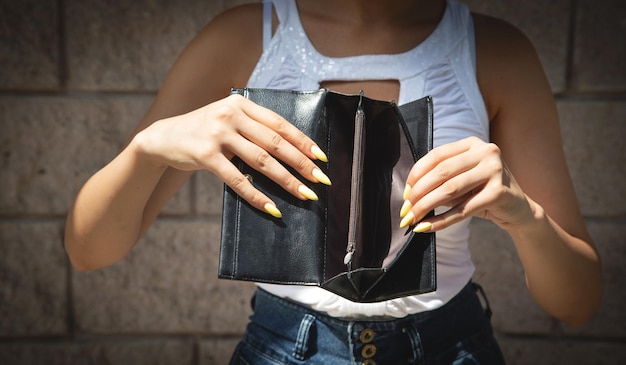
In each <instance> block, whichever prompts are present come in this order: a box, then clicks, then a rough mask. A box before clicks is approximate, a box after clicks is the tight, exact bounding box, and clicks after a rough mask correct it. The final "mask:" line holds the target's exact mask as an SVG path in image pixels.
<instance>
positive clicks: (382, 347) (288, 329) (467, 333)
mask: <svg viewBox="0 0 626 365" xmlns="http://www.w3.org/2000/svg"><path fill="white" fill-rule="evenodd" d="M478 290H479V291H480V292H481V293H482V289H481V288H480V287H479V286H478V285H477V284H474V283H472V282H470V283H469V284H468V285H467V286H465V288H464V289H463V290H461V292H460V293H459V294H457V295H456V296H455V297H454V298H453V299H452V300H451V301H449V302H448V303H447V304H446V305H444V306H443V307H441V308H438V309H436V310H433V311H428V312H423V313H417V314H414V315H410V316H407V317H404V318H399V319H389V320H342V319H338V318H334V317H330V316H328V315H326V314H324V313H320V312H317V311H314V310H311V309H309V308H306V307H303V306H301V305H299V304H297V303H294V302H291V301H289V300H285V299H282V298H279V297H277V296H274V295H272V294H270V293H268V292H266V291H263V290H262V289H258V290H257V292H256V294H255V297H254V300H253V302H254V305H253V306H254V314H253V315H252V316H251V318H250V323H249V324H248V327H247V330H246V334H245V336H244V338H243V340H242V341H241V342H240V343H239V345H238V346H237V348H236V350H235V353H234V354H233V357H232V359H231V362H230V364H231V365H241V364H254V365H264V364H268V365H269V364H272V365H278V364H280V365H284V364H324V365H328V364H333V365H342V364H363V365H375V364H379V365H383V364H385V365H386V364H391V365H397V364H504V360H503V357H502V354H501V352H500V349H499V347H498V344H497V342H496V340H495V338H494V336H493V332H492V328H491V323H490V320H489V317H490V310H489V306H488V302H487V301H486V298H485V303H486V305H487V308H486V309H484V308H483V305H482V304H481V301H480V300H479V298H478V296H477V291H478ZM483 296H484V293H483Z"/></svg>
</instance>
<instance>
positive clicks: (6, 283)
mask: <svg viewBox="0 0 626 365" xmlns="http://www.w3.org/2000/svg"><path fill="white" fill-rule="evenodd" d="M249 1H254V0H239V1H225V0H221V1H206V0H205V1H200V0H187V1H184V2H182V3H181V2H172V1H157V0H136V1H124V0H114V1H107V2H104V1H95V0H81V1H79V0H0V140H1V144H0V148H1V158H2V160H1V164H2V165H1V169H0V194H1V195H0V248H1V251H0V252H1V253H0V364H11V365H12V364H83V363H89V364H190V365H200V364H201V365H208V364H224V363H226V362H227V359H228V357H229V354H230V352H231V351H232V349H233V347H234V346H235V344H236V342H237V340H238V339H239V337H240V336H241V334H242V332H243V330H244V326H245V323H246V320H247V316H248V315H249V314H250V310H249V305H248V302H249V297H250V295H251V293H252V291H253V287H252V286H251V285H250V284H246V283H238V282H231V281H222V280H217V278H216V270H217V265H216V262H217V245H218V238H219V224H220V208H221V197H220V194H221V189H222V186H221V183H220V182H219V181H217V180H216V179H215V178H213V177H212V176H211V175H209V174H208V173H198V174H196V175H195V176H194V177H193V178H192V180H191V181H190V183H189V184H187V185H186V186H185V187H184V188H183V189H182V190H181V191H180V192H179V194H178V195H177V196H176V197H175V198H174V199H173V201H172V202H170V203H169V204H168V206H167V207H166V209H165V211H164V212H163V214H162V215H161V217H160V218H159V219H158V221H157V222H156V223H155V225H154V227H152V228H151V229H150V231H149V232H148V233H147V235H146V237H145V238H144V239H143V240H142V242H141V243H140V244H138V245H137V246H136V247H135V248H134V249H133V250H132V252H131V253H130V254H129V256H128V257H127V258H126V259H125V260H123V261H122V262H120V263H118V264H116V265H114V266H112V267H110V268H107V269H105V270H100V271H96V272H90V273H77V272H75V271H73V270H72V269H71V268H70V266H69V264H68V261H67V258H66V256H65V253H64V251H63V248H62V235H63V224H64V217H65V213H66V211H67V209H68V207H69V204H71V202H72V199H73V197H74V195H75V194H76V192H77V190H78V188H79V187H80V186H81V185H82V183H83V182H84V181H85V179H87V177H88V176H90V175H91V174H92V173H93V172H94V171H96V170H97V169H98V168H99V167H100V166H102V165H103V164H104V163H106V162H107V161H108V160H109V159H110V158H111V157H112V156H114V155H115V153H116V152H117V151H118V150H119V148H120V146H121V145H122V144H123V143H124V140H125V137H126V136H127V135H128V133H129V132H130V130H131V129H132V127H133V125H134V124H135V123H136V121H137V120H138V119H139V118H140V117H141V116H142V114H143V112H144V111H145V110H146V108H147V107H148V105H149V103H150V102H151V100H152V98H153V97H154V95H155V92H156V90H157V88H158V87H159V85H160V83H161V81H162V80H163V77H164V76H165V73H166V72H167V69H168V68H169V66H170V65H171V64H172V62H173V61H174V59H175V57H176V55H177V54H178V53H179V52H180V50H181V49H182V47H183V46H184V45H185V44H186V42H187V41H189V40H190V39H191V37H192V36H193V35H194V34H195V32H196V31H198V30H199V29H200V28H201V27H202V25H203V24H204V23H206V22H207V21H208V20H209V19H210V18H211V17H212V16H213V15H215V14H216V13H218V12H219V11H221V10H222V9H224V8H226V7H230V6H233V5H235V4H236V3H243V2H249ZM468 3H469V4H470V5H471V6H472V7H473V8H474V9H476V10H478V11H481V12H485V13H488V14H492V15H495V16H498V17H502V18H504V19H506V20H508V21H510V22H512V23H513V24H515V25H517V26H518V27H520V28H521V29H522V30H523V31H525V32H526V33H527V34H528V35H529V36H530V37H531V39H532V40H533V42H534V43H535V45H536V48H537V50H538V52H539V54H540V57H541V60H542V62H543V64H544V66H545V68H546V70H547V72H548V76H549V80H550V82H551V85H552V88H553V91H554V94H555V97H556V99H557V102H558V107H559V112H560V115H561V119H562V126H563V137H564V148H565V151H566V154H567V158H568V163H569V166H570V169H571V173H572V177H573V179H574V183H575V187H576V191H577V194H578V198H579V200H580V203H581V206H582V209H583V212H584V215H585V218H586V220H587V223H588V225H589V229H590V230H591V233H592V235H593V237H594V239H595V241H596V243H597V246H598V248H599V250H600V252H601V254H602V259H603V262H604V277H605V287H606V291H605V294H604V300H603V305H602V308H601V310H600V311H599V313H598V314H597V316H596V317H595V318H594V319H593V320H592V321H591V322H590V323H589V324H588V325H587V326H585V327H583V328H582V329H578V330H572V329H570V328H567V327H565V326H563V325H561V324H559V323H558V322H557V321H555V320H554V319H553V318H551V317H550V316H548V315H546V314H545V313H544V312H542V311H541V310H540V309H539V308H538V307H537V305H536V304H534V302H533V301H532V299H531V298H530V296H529V294H528V292H527V290H526V289H525V286H524V278H523V272H522V269H521V266H520V264H519V260H518V259H517V257H516V255H515V251H514V249H513V246H512V244H511V242H510V239H509V238H508V237H507V236H506V234H503V233H502V232H500V231H498V230H497V229H496V228H495V227H494V226H493V225H492V224H490V223H489V222H486V221H481V220H477V221H475V222H474V223H473V226H474V228H475V230H474V233H473V234H472V238H471V239H472V254H473V256H474V258H475V261H476V264H477V273H476V279H477V280H478V281H479V282H480V283H482V284H483V286H484V287H485V289H486V290H487V293H488V295H489V298H490V301H491V304H492V307H493V308H494V312H495V314H494V318H493V323H494V326H495V328H496V331H497V334H498V337H499V338H500V341H501V343H502V347H503V350H504V352H505V355H506V357H507V359H508V363H509V364H622V363H626V314H625V313H624V309H623V308H624V305H625V304H626V301H625V300H626V285H625V284H626V269H624V261H625V260H624V259H625V257H626V256H625V255H626V239H625V238H624V237H625V236H626V224H625V223H626V189H625V185H624V183H623V176H624V175H623V174H624V173H623V168H624V167H626V143H625V142H624V138H625V137H626V136H625V133H624V127H625V126H626V66H624V65H625V63H624V61H623V60H624V59H626V46H625V45H624V41H623V40H624V38H626V5H625V3H624V2H623V1H622V0H605V1H592V0H554V1H551V2H545V1H534V0H532V1H512V0H480V1H479V0H469V1H468Z"/></svg>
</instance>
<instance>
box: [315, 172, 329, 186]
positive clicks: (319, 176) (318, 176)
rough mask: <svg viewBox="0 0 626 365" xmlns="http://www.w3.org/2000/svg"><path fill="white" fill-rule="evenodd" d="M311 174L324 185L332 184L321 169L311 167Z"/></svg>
mask: <svg viewBox="0 0 626 365" xmlns="http://www.w3.org/2000/svg"><path fill="white" fill-rule="evenodd" d="M311 174H312V175H313V177H314V178H316V179H317V181H319V182H321V183H322V184H324V185H328V186H330V185H332V183H331V182H330V178H329V177H328V176H326V174H325V173H323V172H322V170H320V169H313V172H312V173H311Z"/></svg>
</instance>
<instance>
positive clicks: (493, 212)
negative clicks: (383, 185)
mask: <svg viewBox="0 0 626 365" xmlns="http://www.w3.org/2000/svg"><path fill="white" fill-rule="evenodd" d="M406 184H407V186H406V190H405V193H404V199H405V203H404V207H403V209H402V212H401V216H403V219H402V224H401V226H402V227H406V226H410V225H413V224H415V223H418V222H420V223H419V224H418V225H417V226H416V227H415V229H414V230H415V231H416V232H425V231H439V230H441V229H443V228H446V227H448V226H450V225H452V224H454V223H457V222H459V221H461V220H463V219H465V218H468V217H470V216H477V217H480V218H484V219H489V220H491V221H493V222H494V223H496V224H497V225H498V226H500V227H501V228H503V229H505V230H506V229H507V227H509V228H510V227H511V226H517V225H521V224H524V223H525V222H529V221H531V220H532V219H533V211H532V205H531V204H530V203H529V200H528V198H527V196H526V195H525V194H524V192H523V191H522V190H521V188H520V187H519V185H518V184H517V182H516V181H515V179H514V178H513V175H512V174H511V172H510V171H509V170H508V169H507V167H506V165H505V164H504V161H503V159H502V155H501V152H500V148H499V147H498V146H496V145H495V144H493V143H486V142H484V141H482V140H480V139H478V138H476V137H469V138H466V139H463V140H460V141H457V142H453V143H449V144H446V145H443V146H439V147H437V148H434V149H433V150H432V151H430V152H429V153H428V154H426V155H425V156H424V157H422V158H421V159H420V160H419V161H417V162H416V163H415V165H414V166H413V168H412V169H411V171H410V173H409V176H408V178H407V181H406ZM439 206H447V207H450V209H449V210H448V211H446V212H445V213H442V214H439V215H436V216H434V217H430V218H428V219H426V220H424V221H422V219H423V218H424V217H425V216H426V214H427V213H428V212H429V211H431V210H433V209H435V208H436V207H439Z"/></svg>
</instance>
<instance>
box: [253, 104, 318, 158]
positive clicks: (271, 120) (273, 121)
mask: <svg viewBox="0 0 626 365" xmlns="http://www.w3.org/2000/svg"><path fill="white" fill-rule="evenodd" d="M241 99H243V100H245V101H244V102H243V108H242V110H243V112H244V113H245V114H246V115H247V116H248V117H249V118H250V119H252V120H255V121H257V122H259V123H261V124H263V125H264V126H266V127H268V128H269V129H271V130H273V131H275V132H276V133H278V134H279V135H280V136H281V137H283V138H284V139H286V140H287V141H289V143H291V144H292V145H294V146H295V147H296V148H297V149H298V150H299V151H300V152H302V153H303V154H305V155H306V156H307V157H309V158H310V159H318V160H320V161H322V162H327V161H328V158H327V156H326V154H325V153H324V152H323V151H322V149H321V148H320V147H319V146H318V145H317V144H316V143H315V142H314V141H313V140H312V139H311V138H309V137H308V136H307V135H306V134H304V133H303V132H302V131H301V130H299V129H298V128H296V127H295V126H294V125H293V124H291V123H290V122H289V121H287V120H286V119H285V118H283V117H282V116H280V115H279V114H277V113H275V112H274V111H272V110H270V109H267V108H265V107H262V106H260V105H258V104H256V103H254V102H252V101H250V100H248V99H245V98H243V97H241Z"/></svg>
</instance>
